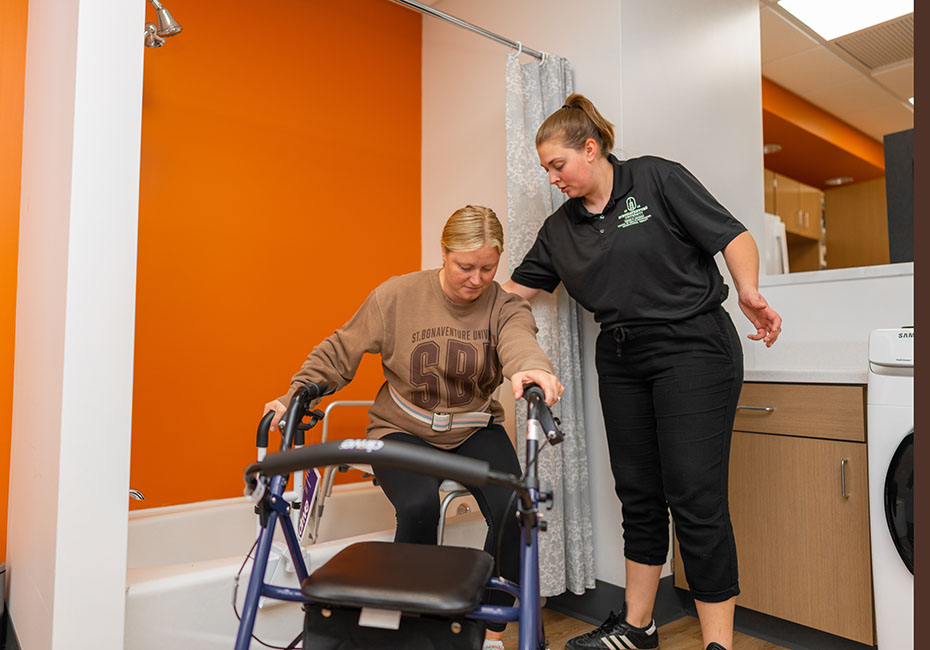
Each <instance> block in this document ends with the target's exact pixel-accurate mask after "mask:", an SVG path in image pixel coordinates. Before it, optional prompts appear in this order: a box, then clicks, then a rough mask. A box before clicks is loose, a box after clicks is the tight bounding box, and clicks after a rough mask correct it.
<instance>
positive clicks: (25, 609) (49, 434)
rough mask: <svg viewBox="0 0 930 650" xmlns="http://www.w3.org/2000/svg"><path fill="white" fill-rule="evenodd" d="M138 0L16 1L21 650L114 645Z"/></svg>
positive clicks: (15, 493)
mask: <svg viewBox="0 0 930 650" xmlns="http://www.w3.org/2000/svg"><path fill="white" fill-rule="evenodd" d="M144 11H145V3H144V0H31V1H30V3H29V27H28V36H27V38H28V40H27V48H26V87H25V111H24V113H25V117H24V124H23V178H22V200H21V212H20V239H19V269H18V289H17V302H16V353H15V362H14V363H15V366H14V388H13V440H12V450H11V463H10V465H11V467H10V496H11V498H10V510H9V520H8V539H9V541H8V546H7V555H6V557H7V565H8V567H9V569H8V580H9V585H10V593H9V610H10V613H11V616H12V620H13V624H14V626H15V629H16V632H17V634H18V636H19V640H20V642H21V645H22V647H24V648H29V649H30V650H33V649H35V650H43V649H46V648H55V649H56V650H58V649H65V648H87V647H94V648H113V649H114V650H116V649H117V648H122V645H123V620H124V610H125V587H126V526H127V509H128V494H127V491H128V488H129V450H130V425H131V415H132V376H133V375H132V364H133V329H134V319H135V280H136V235H137V224H138V213H139V209H138V204H139V144H140V129H141V115H142V55H143V50H144V48H143V27H144Z"/></svg>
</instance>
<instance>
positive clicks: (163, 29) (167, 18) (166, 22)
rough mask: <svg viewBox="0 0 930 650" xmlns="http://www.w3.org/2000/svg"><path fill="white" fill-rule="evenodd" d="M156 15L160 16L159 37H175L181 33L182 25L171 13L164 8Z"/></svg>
mask: <svg viewBox="0 0 930 650" xmlns="http://www.w3.org/2000/svg"><path fill="white" fill-rule="evenodd" d="M155 14H156V15H157V16H158V29H157V33H158V35H159V36H174V35H175V34H178V33H180V31H181V25H180V24H178V21H176V20H175V19H174V16H172V15H171V12H170V11H168V10H167V9H165V8H164V7H162V8H161V9H159V10H158V11H156V12H155Z"/></svg>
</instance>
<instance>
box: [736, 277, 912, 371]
mask: <svg viewBox="0 0 930 650" xmlns="http://www.w3.org/2000/svg"><path fill="white" fill-rule="evenodd" d="M762 285H763V286H762V288H761V291H762V293H763V295H764V296H765V298H766V300H768V301H769V304H771V305H772V306H773V307H774V308H775V309H776V310H777V311H778V313H779V315H781V317H782V319H783V320H784V325H783V328H782V333H781V335H780V336H779V337H778V341H777V342H776V343H775V345H774V346H773V347H771V348H768V349H766V348H764V347H761V346H758V345H751V344H749V343H748V342H747V343H744V345H743V352H744V356H745V367H746V370H747V372H749V371H759V372H761V373H767V374H770V375H772V376H776V377H777V376H782V375H783V376H791V375H792V374H795V373H797V372H799V371H801V372H811V374H812V375H813V376H812V378H811V380H812V381H815V380H816V379H817V377H816V373H824V374H825V375H827V376H830V375H835V376H838V377H846V378H847V380H849V381H854V380H856V379H857V377H858V380H861V381H862V382H865V380H866V377H867V372H868V354H869V332H871V331H872V330H873V329H886V328H894V327H902V326H905V325H913V324H914V264H913V262H907V263H902V264H890V265H885V266H872V267H862V268H853V269H836V270H833V271H813V272H810V273H799V274H794V273H792V274H789V275H787V276H775V277H771V278H764V279H763V280H762ZM746 331H748V328H746ZM744 340H745V339H744Z"/></svg>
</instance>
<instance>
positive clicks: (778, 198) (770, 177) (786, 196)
mask: <svg viewBox="0 0 930 650" xmlns="http://www.w3.org/2000/svg"><path fill="white" fill-rule="evenodd" d="M764 179H765V205H766V208H765V209H766V212H770V213H772V214H776V215H778V217H779V218H780V219H781V220H782V222H783V223H784V224H785V233H786V236H787V244H788V265H789V269H790V271H791V272H792V273H794V272H797V271H815V270H818V269H820V268H822V266H823V262H824V256H823V251H822V245H823V239H824V238H823V192H821V191H820V190H819V189H817V188H816V187H812V186H810V185H805V184H804V183H801V182H799V181H796V180H794V179H793V178H789V177H787V176H783V175H781V174H778V173H775V172H772V171H771V170H768V169H766V170H765V175H764Z"/></svg>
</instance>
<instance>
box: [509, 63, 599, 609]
mask: <svg viewBox="0 0 930 650" xmlns="http://www.w3.org/2000/svg"><path fill="white" fill-rule="evenodd" d="M506 83H507V92H506V98H507V105H506V128H507V225H508V230H509V236H508V253H509V265H510V272H511V273H512V272H513V270H514V268H515V267H516V266H517V265H518V264H519V263H520V261H521V260H522V259H523V256H524V255H525V254H526V252H527V251H528V250H529V248H530V246H532V244H533V242H534V241H535V239H536V233H537V231H538V230H539V228H540V226H542V223H543V221H544V220H545V219H546V217H547V216H548V215H549V214H551V213H552V212H553V211H554V210H555V209H556V208H558V207H559V205H561V204H562V202H563V200H564V197H563V196H562V193H561V192H560V191H559V190H558V188H555V187H551V186H550V185H549V182H548V179H547V177H546V174H545V173H544V172H543V171H542V170H541V169H540V167H539V159H538V158H537V156H536V146H535V142H534V140H535V137H536V130H537V129H538V128H539V126H540V124H542V122H543V120H544V119H545V118H546V116H547V115H549V114H550V113H552V112H553V111H555V110H556V109H558V108H559V107H560V106H561V105H562V103H563V102H564V101H565V98H566V97H567V96H568V95H570V94H571V93H572V92H573V91H572V86H573V84H572V67H571V63H570V62H569V61H567V60H565V59H561V58H559V57H557V56H553V55H546V56H545V57H544V59H543V61H542V62H536V61H533V62H531V63H527V64H524V65H521V64H520V54H519V53H518V52H511V53H510V54H508V55H507V75H506ZM530 304H531V305H532V307H533V315H534V316H535V318H536V325H537V326H538V327H539V335H538V339H539V343H540V345H541V346H542V348H543V350H545V352H546V354H547V355H548V356H549V359H550V360H551V361H552V365H553V367H554V368H555V373H556V375H557V376H558V377H559V379H560V380H561V381H562V384H563V385H564V386H565V393H564V394H563V395H562V399H561V400H560V401H559V402H557V403H556V405H555V406H554V407H553V413H554V414H555V415H556V417H559V418H560V419H561V421H562V431H563V432H564V433H565V441H564V442H563V443H562V444H560V445H558V446H556V447H544V448H543V449H542V451H541V453H540V460H539V475H540V482H541V485H542V486H543V488H544V489H546V488H552V489H554V491H555V501H554V506H553V508H552V510H551V511H549V512H545V517H546V520H547V521H548V522H549V528H548V530H547V531H546V532H545V533H542V534H540V536H539V540H540V542H539V547H540V553H539V554H540V561H539V564H540V593H541V595H543V596H555V595H558V594H561V593H564V592H565V591H571V592H572V593H575V594H581V593H583V592H584V590H585V589H590V588H593V587H594V547H593V540H592V537H593V535H592V530H591V499H590V489H589V482H588V458H587V451H586V445H585V426H584V409H583V404H582V392H581V363H582V353H581V350H582V347H581V346H582V340H581V321H580V316H581V308H580V307H579V306H578V305H577V303H575V301H574V300H573V299H572V298H570V297H569V296H568V294H567V293H566V292H565V290H564V288H563V287H561V286H560V287H559V288H558V289H557V290H556V291H555V293H554V294H548V293H546V292H540V293H539V294H538V295H537V296H536V297H535V298H534V299H533V300H532V301H531V303H530ZM525 426H526V411H525V410H523V411H522V412H521V409H519V408H518V409H517V430H518V431H521V430H524V428H525ZM517 439H518V441H519V443H520V446H521V449H520V450H519V452H520V453H519V455H520V458H524V457H525V451H524V449H523V445H524V443H523V440H522V438H521V436H517Z"/></svg>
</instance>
